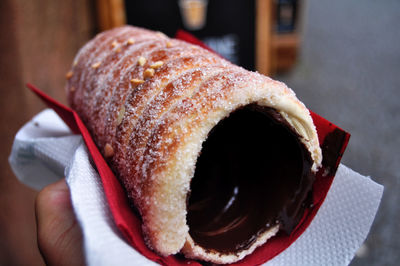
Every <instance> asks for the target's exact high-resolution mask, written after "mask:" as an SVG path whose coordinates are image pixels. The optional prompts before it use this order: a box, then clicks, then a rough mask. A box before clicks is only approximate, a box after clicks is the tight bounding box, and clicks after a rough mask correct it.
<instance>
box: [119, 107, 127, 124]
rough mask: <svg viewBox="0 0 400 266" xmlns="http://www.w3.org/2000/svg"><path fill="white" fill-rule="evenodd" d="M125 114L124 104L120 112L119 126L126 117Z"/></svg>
mask: <svg viewBox="0 0 400 266" xmlns="http://www.w3.org/2000/svg"><path fill="white" fill-rule="evenodd" d="M124 115H125V106H122V107H121V109H120V110H119V112H118V117H117V126H119V125H120V124H121V122H122V119H123V118H124Z"/></svg>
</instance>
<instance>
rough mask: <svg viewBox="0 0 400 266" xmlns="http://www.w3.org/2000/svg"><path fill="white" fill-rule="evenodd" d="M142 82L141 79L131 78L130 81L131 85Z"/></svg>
mask: <svg viewBox="0 0 400 266" xmlns="http://www.w3.org/2000/svg"><path fill="white" fill-rule="evenodd" d="M143 82H144V80H143V79H131V83H132V84H133V85H139V84H142V83H143Z"/></svg>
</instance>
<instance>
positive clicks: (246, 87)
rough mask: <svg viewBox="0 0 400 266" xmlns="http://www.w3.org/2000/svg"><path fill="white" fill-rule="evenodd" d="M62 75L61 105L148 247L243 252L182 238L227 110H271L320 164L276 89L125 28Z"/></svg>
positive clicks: (285, 92) (292, 108) (201, 253)
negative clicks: (210, 144) (133, 214)
mask: <svg viewBox="0 0 400 266" xmlns="http://www.w3.org/2000/svg"><path fill="white" fill-rule="evenodd" d="M71 73H72V74H69V75H68V80H67V87H66V89H67V92H68V98H69V102H70V104H71V106H72V108H74V109H75V110H76V111H77V112H78V113H79V115H80V116H81V118H82V119H83V121H84V122H85V123H86V125H87V127H88V129H89V130H90V132H91V133H92V135H93V137H94V139H95V141H96V143H97V145H98V146H99V147H100V150H102V151H103V152H104V155H105V157H107V158H108V160H109V162H110V164H111V166H112V168H113V170H114V171H115V172H116V173H117V174H118V176H119V178H120V179H121V180H122V182H123V184H124V186H125V188H126V190H127V193H128V195H129V197H130V198H131V199H132V200H133V201H134V203H135V205H136V207H137V208H138V210H139V212H140V214H141V216H142V219H143V229H144V234H145V238H146V240H147V242H148V244H149V246H150V247H152V248H153V249H154V250H156V251H157V252H159V253H160V254H162V255H170V254H175V253H177V252H179V251H182V252H184V253H185V254H186V255H187V256H188V257H193V258H200V259H205V260H209V261H213V262H216V263H226V262H234V261H236V260H238V259H241V258H242V257H243V256H245V255H247V254H248V253H249V252H251V251H252V250H253V249H254V248H255V247H256V246H258V245H261V244H263V243H264V242H265V241H266V240H267V238H269V237H270V236H272V235H273V234H275V233H276V230H278V228H272V229H271V230H269V231H267V232H265V233H264V234H263V236H261V237H260V238H259V241H257V242H256V243H255V244H254V245H253V246H252V247H250V248H249V249H248V250H247V251H244V252H241V253H240V254H236V255H232V254H230V255H227V254H225V255H224V254H216V255H215V254H214V255H212V254H208V253H207V252H206V251H205V250H203V249H202V248H201V247H199V246H197V245H196V244H195V243H194V242H193V240H192V239H191V237H190V235H189V233H188V226H187V224H186V197H187V194H188V192H189V190H190V180H191V178H192V177H193V174H194V168H195V164H196V159H197V157H198V155H199V153H200V150H201V146H202V143H203V142H204V140H205V139H206V138H207V135H208V133H209V132H210V130H211V129H212V128H213V127H214V126H215V125H216V124H217V123H218V122H219V121H221V120H222V119H223V118H225V117H227V116H228V115H229V114H230V113H231V112H233V111H234V110H236V109H238V108H240V107H243V106H245V105H248V104H251V103H256V104H258V105H262V106H268V107H272V108H275V109H276V110H278V111H279V112H280V113H281V115H282V116H283V117H284V118H285V119H286V120H287V121H288V122H289V124H290V125H292V126H293V128H294V129H295V130H296V131H297V133H298V134H299V135H300V136H301V137H302V142H303V143H304V144H305V146H306V147H307V149H308V150H309V151H310V153H311V156H312V159H313V161H314V165H313V170H316V168H317V167H318V166H319V164H320V162H321V151H320V149H319V144H318V139H317V135H316V131H315V127H314V125H313V123H312V120H311V117H310V115H309V112H308V110H307V109H306V108H305V107H304V105H303V104H302V103H301V102H300V101H298V100H297V98H296V97H295V95H294V93H293V92H292V91H291V90H290V89H289V88H287V87H286V86H285V85H284V84H283V83H280V82H277V81H274V80H271V79H270V78H267V77H265V76H262V75H260V74H258V73H253V72H249V71H246V70H244V69H242V68H240V67H237V66H235V65H233V64H231V63H229V62H227V61H226V60H224V59H222V58H220V57H219V56H217V55H215V54H212V53H210V52H208V51H206V50H204V49H201V48H199V47H197V46H193V45H190V44H187V43H185V42H182V41H178V40H173V39H169V38H167V37H166V36H165V35H161V34H157V33H154V32H151V31H148V30H144V29H138V28H135V27H130V26H125V27H121V28H116V29H113V30H110V31H108V32H104V33H101V34H99V35H98V36H96V38H94V39H93V40H92V41H91V42H89V43H88V44H87V45H86V46H84V47H83V48H82V49H81V51H80V52H79V53H78V55H77V57H76V59H75V61H74V64H73V66H72V70H71Z"/></svg>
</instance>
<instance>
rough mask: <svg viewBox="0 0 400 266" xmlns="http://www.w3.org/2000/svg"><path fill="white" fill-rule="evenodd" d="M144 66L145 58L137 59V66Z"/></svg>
mask: <svg viewBox="0 0 400 266" xmlns="http://www.w3.org/2000/svg"><path fill="white" fill-rule="evenodd" d="M144 64H146V58H144V57H143V56H141V57H139V59H138V65H139V66H144Z"/></svg>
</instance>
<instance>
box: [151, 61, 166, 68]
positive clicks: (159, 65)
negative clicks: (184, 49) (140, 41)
mask: <svg viewBox="0 0 400 266" xmlns="http://www.w3.org/2000/svg"><path fill="white" fill-rule="evenodd" d="M163 64H164V62H163V61H157V62H155V63H153V64H152V65H151V66H150V67H151V68H153V69H157V68H160V67H161V66H162V65H163Z"/></svg>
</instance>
